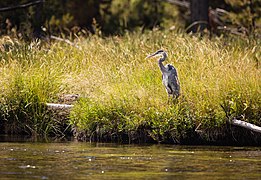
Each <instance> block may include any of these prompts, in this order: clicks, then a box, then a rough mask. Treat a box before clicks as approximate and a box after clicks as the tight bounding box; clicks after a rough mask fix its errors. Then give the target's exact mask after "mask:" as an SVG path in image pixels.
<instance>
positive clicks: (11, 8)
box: [0, 0, 44, 12]
mask: <svg viewBox="0 0 261 180" xmlns="http://www.w3.org/2000/svg"><path fill="white" fill-rule="evenodd" d="M43 2H44V0H37V1H34V2H28V3H24V4H20V5H16V6H10V7H4V8H0V12H6V11H12V10H16V9H22V8H27V7H30V6H34V5H37V4H40V3H43Z"/></svg>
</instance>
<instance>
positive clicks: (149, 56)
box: [145, 54, 154, 59]
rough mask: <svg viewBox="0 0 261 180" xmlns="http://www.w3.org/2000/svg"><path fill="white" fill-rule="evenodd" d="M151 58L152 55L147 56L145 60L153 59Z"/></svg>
mask: <svg viewBox="0 0 261 180" xmlns="http://www.w3.org/2000/svg"><path fill="white" fill-rule="evenodd" d="M153 56H154V55H153V54H151V55H148V56H147V57H146V58H145V59H149V58H151V57H153Z"/></svg>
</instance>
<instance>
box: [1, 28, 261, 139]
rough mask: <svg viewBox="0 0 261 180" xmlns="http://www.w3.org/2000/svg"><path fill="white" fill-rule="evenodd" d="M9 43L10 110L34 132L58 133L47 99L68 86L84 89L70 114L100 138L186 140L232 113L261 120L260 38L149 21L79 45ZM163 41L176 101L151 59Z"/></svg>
mask: <svg viewBox="0 0 261 180" xmlns="http://www.w3.org/2000/svg"><path fill="white" fill-rule="evenodd" d="M2 41H4V40H3V39H2ZM10 41H13V40H10ZM4 43H5V46H3V48H5V49H4V50H2V54H1V59H2V60H1V65H0V70H1V74H3V75H2V76H1V77H0V85H1V86H2V87H3V88H2V90H1V97H2V98H1V101H2V102H1V114H2V118H1V119H2V121H3V122H7V123H5V124H9V125H10V124H13V123H14V122H15V124H16V123H17V122H19V124H20V125H21V127H23V128H22V129H27V131H28V129H29V130H30V129H34V130H30V132H31V133H32V132H36V134H42V133H43V132H44V133H45V134H52V133H56V131H55V129H57V128H56V125H57V123H55V122H54V120H53V119H52V118H51V116H50V115H49V114H48V113H47V110H46V108H45V106H44V105H43V104H44V103H46V102H57V101H58V96H59V95H62V94H67V93H77V94H80V95H81V99H80V100H79V102H77V103H76V104H75V106H74V108H73V109H72V111H71V113H70V117H69V121H68V124H70V125H71V126H72V128H73V130H74V131H75V132H76V134H77V136H79V137H80V136H82V137H86V138H87V139H93V140H99V139H100V140H120V141H126V140H128V141H139V139H142V138H145V137H146V138H147V140H149V139H151V140H155V141H158V142H170V141H174V142H180V141H182V140H183V139H187V138H192V137H193V136H195V131H194V129H195V128H196V127H197V126H198V125H199V124H201V126H200V128H201V130H202V131H203V132H209V131H212V130H215V129H219V128H224V125H225V123H226V120H227V118H232V117H239V118H240V119H243V120H245V121H248V122H251V123H254V124H256V125H261V121H260V119H261V117H260V114H261V108H260V105H261V97H260V94H261V78H260V77H261V76H260V75H261V71H260V60H259V59H260V52H261V51H260V47H261V46H260V40H255V39H248V40H244V39H240V38H239V37H220V38H212V39H211V40H209V39H208V38H202V37H197V36H191V35H187V34H183V33H177V32H169V31H150V32H146V33H144V34H140V33H138V32H134V33H126V34H125V35H124V36H113V37H107V38H101V37H98V36H92V37H88V38H80V39H78V40H76V41H75V43H76V44H77V47H76V46H70V45H67V44H64V43H62V42H53V43H51V44H45V43H37V42H34V43H31V44H26V43H22V42H11V43H10V42H7V41H4ZM8 43H10V44H9V45H8V46H7V45H6V44H8ZM158 49H164V50H166V51H167V52H168V59H167V63H171V64H173V65H174V66H175V67H176V68H177V70H178V74H179V78H180V82H181V97H180V98H179V99H178V100H177V101H175V102H173V103H170V104H168V99H167V94H166V92H165V89H164V87H163V85H162V83H161V73H160V71H159V68H158V67H157V60H156V59H155V60H153V59H152V60H151V59H150V60H148V59H145V57H146V56H147V55H148V54H149V53H152V52H154V51H156V50H158ZM25 124H26V125H25ZM28 124H29V125H28ZM28 126H29V127H28ZM36 129H37V130H36ZM44 129H48V130H44Z"/></svg>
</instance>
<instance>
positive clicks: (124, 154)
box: [0, 141, 261, 180]
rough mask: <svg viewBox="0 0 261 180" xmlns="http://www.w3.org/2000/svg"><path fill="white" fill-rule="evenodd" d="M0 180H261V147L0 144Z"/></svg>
mask: <svg viewBox="0 0 261 180" xmlns="http://www.w3.org/2000/svg"><path fill="white" fill-rule="evenodd" d="M0 179H108V180H109V179H204V180H206V179H211V180H212V179H261V147H220V146H177V145H119V144H109V143H108V144H104V143H86V142H85V143H83V142H81V143H80V142H60V143H54V142H52V143H39V142H21V141H20V142H0Z"/></svg>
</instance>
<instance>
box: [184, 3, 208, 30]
mask: <svg viewBox="0 0 261 180" xmlns="http://www.w3.org/2000/svg"><path fill="white" fill-rule="evenodd" d="M208 8H209V0H191V3H190V12H191V27H190V28H189V31H192V32H194V33H195V32H198V31H200V32H202V31H203V30H204V29H206V28H207V27H208Z"/></svg>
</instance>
